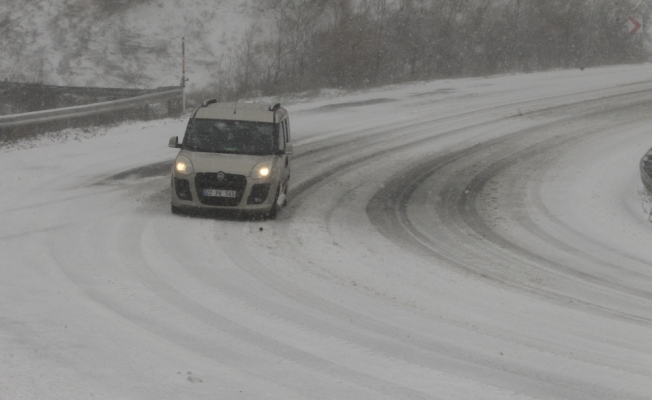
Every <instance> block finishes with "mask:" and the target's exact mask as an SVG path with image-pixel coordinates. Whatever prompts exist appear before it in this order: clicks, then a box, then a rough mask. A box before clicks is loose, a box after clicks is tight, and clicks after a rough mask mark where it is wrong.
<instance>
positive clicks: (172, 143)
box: [168, 136, 181, 149]
mask: <svg viewBox="0 0 652 400" xmlns="http://www.w3.org/2000/svg"><path fill="white" fill-rule="evenodd" d="M168 147H172V148H173V149H180V148H181V146H180V145H179V136H172V137H171V138H170V143H168Z"/></svg>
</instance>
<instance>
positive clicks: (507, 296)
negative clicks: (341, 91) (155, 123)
mask: <svg viewBox="0 0 652 400" xmlns="http://www.w3.org/2000/svg"><path fill="white" fill-rule="evenodd" d="M473 88H474V89H473V90H477V91H478V92H477V94H474V93H475V92H470V93H462V90H459V92H460V93H459V95H455V92H456V90H457V89H455V90H453V89H447V88H445V89H446V90H444V89H442V88H439V89H437V90H431V91H426V90H422V91H419V90H416V89H411V88H409V87H408V88H399V89H397V90H398V91H394V92H392V91H388V92H383V93H380V94H377V96H376V95H374V94H373V93H372V94H368V95H366V97H365V99H363V100H360V101H357V100H355V99H354V100H351V101H349V100H347V101H344V100H342V101H341V102H339V103H338V102H337V101H333V100H330V101H327V102H326V103H327V104H325V105H321V106H320V105H315V106H314V107H311V106H309V105H307V106H303V108H301V107H298V108H297V110H296V111H295V112H294V113H293V118H294V120H293V123H294V122H295V121H296V125H295V128H294V129H295V131H297V130H298V128H297V126H298V127H299V128H301V127H306V126H309V125H310V124H314V125H320V123H322V122H323V121H328V120H331V121H332V120H334V119H337V118H341V119H342V121H344V122H342V125H341V126H342V128H341V129H342V130H343V131H346V134H340V135H328V134H318V133H317V132H318V129H317V128H315V131H314V132H316V133H315V134H314V135H306V136H304V137H300V138H299V140H298V141H297V146H296V147H295V150H296V155H295V157H294V158H293V167H292V168H293V175H292V187H291V191H290V203H289V206H288V207H287V208H285V209H284V210H283V211H282V212H281V214H280V215H279V219H278V220H276V221H248V220H244V221H243V220H238V219H228V218H224V219H219V218H218V219H215V218H195V217H179V216H175V215H172V214H170V212H169V176H167V175H166V174H165V171H166V169H167V168H168V166H169V162H170V161H169V158H170V155H169V153H164V152H163V151H161V152H157V153H152V152H151V151H150V150H147V151H145V150H139V149H138V148H137V147H136V146H134V147H133V148H130V150H129V151H131V153H129V151H127V152H124V151H123V152H121V153H116V152H114V151H112V149H113V148H114V147H112V146H115V148H121V149H122V148H123V147H121V146H122V143H121V142H120V140H122V139H120V138H117V137H116V138H110V137H107V138H91V139H88V140H87V141H86V142H83V143H80V144H74V145H73V144H67V145H66V146H69V147H67V148H66V150H65V151H64V150H62V151H60V152H59V153H56V154H54V155H53V153H52V151H53V150H49V151H50V153H49V154H50V156H51V157H55V158H56V160H57V161H56V162H55V161H47V160H52V158H47V157H45V156H44V155H46V154H48V148H43V149H34V150H30V151H29V152H27V153H25V154H33V155H34V156H33V157H32V158H30V160H29V162H27V161H25V162H24V163H23V161H21V160H23V159H22V158H21V157H19V156H18V155H17V154H18V153H20V151H17V152H10V153H7V157H9V158H6V160H9V161H6V163H9V162H11V163H16V165H18V164H20V163H23V164H20V165H21V168H22V170H23V171H25V172H24V175H22V179H24V180H25V181H26V183H22V184H19V183H18V178H15V179H16V180H15V181H11V182H13V184H15V185H17V187H19V188H20V190H18V191H16V193H13V194H7V195H5V197H3V198H2V201H1V202H0V214H1V215H3V216H4V218H6V221H7V223H6V225H7V226H9V227H11V229H9V228H7V229H5V230H3V231H2V233H1V234H2V241H1V242H0V250H1V251H2V252H3V254H6V255H7V256H6V258H5V260H10V261H11V263H7V265H5V266H3V268H4V271H5V273H6V274H8V275H9V276H10V277H11V279H12V281H13V282H15V285H12V286H10V285H9V284H2V285H3V286H2V287H1V289H2V291H0V293H4V294H2V295H0V296H2V297H1V299H2V302H0V304H4V305H3V306H2V307H3V308H2V311H3V314H2V315H4V317H0V321H1V322H2V326H3V329H2V330H1V331H0V332H2V334H3V339H2V340H1V341H0V346H2V347H0V350H1V351H0V356H1V358H0V368H1V369H2V370H6V371H11V372H12V374H13V375H12V376H15V377H16V378H12V379H13V380H8V378H0V379H4V381H2V380H0V383H3V384H2V385H0V388H3V389H0V397H3V396H2V395H5V396H7V397H13V398H18V397H30V396H32V397H39V395H43V394H44V393H49V394H50V397H52V398H87V397H88V396H90V395H91V394H92V395H93V396H94V397H95V398H107V399H108V398H139V399H141V398H142V399H160V398H167V399H185V398H197V399H199V398H206V399H209V398H210V399H212V398H243V399H244V398H247V399H249V398H251V399H253V398H279V399H280V398H283V399H286V398H296V399H333V398H338V399H397V398H399V399H468V398H474V399H507V398H510V399H614V398H627V399H647V398H650V396H651V395H652V379H651V378H652V339H650V338H652V335H651V333H652V332H651V328H652V311H650V310H652V307H650V305H651V304H652V291H651V290H650V287H651V285H650V283H651V282H650V281H651V279H652V272H651V271H652V268H650V267H651V266H652V251H651V250H649V249H648V248H649V240H650V239H651V238H652V236H651V233H650V229H649V228H650V226H649V223H647V220H646V217H647V216H646V215H645V213H644V211H645V210H644V209H641V208H640V207H641V205H643V206H645V203H644V199H642V198H641V197H639V195H638V193H637V190H638V189H639V186H640V178H639V175H638V160H639V159H640V157H641V155H642V154H643V153H644V152H645V150H647V148H649V147H650V143H649V140H648V139H647V136H648V134H647V126H648V125H649V123H650V122H651V121H650V120H652V117H650V116H649V112H647V110H649V107H650V106H651V105H652V81H642V82H637V83H636V84H612V85H604V84H602V85H597V84H589V85H586V86H583V87H581V88H578V89H565V90H560V89H554V90H553V89H550V91H549V92H545V93H544V92H543V91H541V92H540V93H539V94H538V95H533V94H531V93H530V94H527V93H525V92H520V91H518V90H511V89H509V88H508V87H507V86H504V87H502V86H501V87H499V88H498V89H496V90H493V91H490V92H487V93H484V92H481V88H480V89H478V88H477V87H476V86H473ZM374 96H375V97H377V98H375V99H374V98H372V97H374ZM320 104H321V103H320ZM396 110H399V111H401V115H400V116H398V117H397V116H396V115H393V113H394V114H395V113H396ZM291 111H292V109H291ZM369 116H373V118H374V119H372V120H370V119H369ZM365 118H366V119H365ZM361 120H363V121H364V123H360V121H361ZM322 125H323V124H322ZM335 125H337V123H335ZM180 126H182V123H179V124H176V125H174V128H175V129H178V128H179V127H180ZM157 129H161V130H164V129H165V127H158V128H157ZM304 129H305V128H304ZM166 132H167V131H166ZM135 134H136V131H134V135H135ZM148 137H149V136H148ZM136 138H137V136H136ZM133 140H139V139H133ZM143 140H144V139H143ZM165 142H166V141H165V140H163V141H162V142H161V143H165ZM94 143H100V144H94ZM88 149H91V150H94V151H96V153H94V154H93V155H88V156H86V155H84V156H82V155H81V154H83V153H84V152H85V151H86V150H88ZM641 149H643V150H642V153H641ZM148 151H149V152H148ZM166 154H167V155H166ZM144 155H147V157H144ZM3 157H4V155H3ZM44 160H46V161H44ZM630 162H631V168H629V167H627V165H628V163H630ZM630 170H631V171H630ZM12 179H14V178H12ZM36 191H38V192H39V193H42V194H46V195H47V196H44V197H39V198H36V197H29V199H30V201H28V202H27V203H26V204H23V205H17V204H18V202H17V199H18V198H20V197H21V196H23V198H25V197H26V196H28V194H29V193H34V192H36ZM30 299H36V300H30ZM9 354H12V355H13V356H11V357H10V356H9ZM34 354H38V355H37V356H35V355H34ZM16 358H20V359H21V360H23V363H22V365H18V364H19V363H16V362H15V361H14V360H15V359H16ZM91 366H92V368H91ZM39 376H40V377H46V378H47V379H43V380H40V381H39V380H38V377H39ZM41 397H42V396H41Z"/></svg>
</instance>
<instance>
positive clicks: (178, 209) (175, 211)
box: [170, 205, 183, 215]
mask: <svg viewBox="0 0 652 400" xmlns="http://www.w3.org/2000/svg"><path fill="white" fill-rule="evenodd" d="M170 211H172V214H174V215H182V214H183V210H182V209H181V207H177V206H175V205H172V206H170Z"/></svg>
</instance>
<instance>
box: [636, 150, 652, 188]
mask: <svg viewBox="0 0 652 400" xmlns="http://www.w3.org/2000/svg"><path fill="white" fill-rule="evenodd" d="M639 168H640V170H641V180H643V186H645V190H647V192H648V193H649V194H652V149H650V150H648V152H647V153H645V155H644V156H643V158H641V162H640V164H639Z"/></svg>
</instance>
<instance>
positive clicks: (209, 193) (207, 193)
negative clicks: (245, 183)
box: [204, 189, 237, 199]
mask: <svg viewBox="0 0 652 400" xmlns="http://www.w3.org/2000/svg"><path fill="white" fill-rule="evenodd" d="M204 197H228V198H232V199H234V198H236V197H237V195H236V192H235V190H218V189H204Z"/></svg>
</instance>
